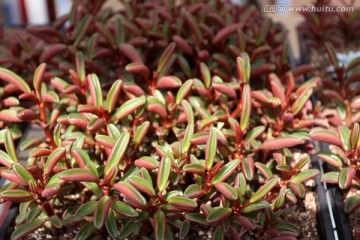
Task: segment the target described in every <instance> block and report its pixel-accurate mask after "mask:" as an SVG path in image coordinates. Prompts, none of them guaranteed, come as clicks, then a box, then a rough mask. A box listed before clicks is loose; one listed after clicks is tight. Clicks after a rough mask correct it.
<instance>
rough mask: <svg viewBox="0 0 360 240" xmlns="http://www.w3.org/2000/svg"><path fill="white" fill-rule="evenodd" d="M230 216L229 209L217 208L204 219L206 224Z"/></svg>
mask: <svg viewBox="0 0 360 240" xmlns="http://www.w3.org/2000/svg"><path fill="white" fill-rule="evenodd" d="M231 214H232V209H231V208H225V207H224V208H222V207H221V208H218V209H214V210H213V211H212V212H210V214H209V215H208V216H207V218H206V222H208V223H216V222H220V221H221V220H224V219H226V218H228V217H230V216H231Z"/></svg>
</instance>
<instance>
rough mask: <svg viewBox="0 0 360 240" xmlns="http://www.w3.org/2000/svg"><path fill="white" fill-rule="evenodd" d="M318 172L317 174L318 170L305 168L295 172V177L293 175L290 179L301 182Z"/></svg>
mask: <svg viewBox="0 0 360 240" xmlns="http://www.w3.org/2000/svg"><path fill="white" fill-rule="evenodd" d="M318 174H319V170H316V169H310V170H306V171H303V172H301V173H299V174H297V175H296V176H295V177H293V178H292V179H291V181H292V182H294V183H302V182H305V181H307V180H309V179H311V178H314V177H315V176H316V175H318Z"/></svg>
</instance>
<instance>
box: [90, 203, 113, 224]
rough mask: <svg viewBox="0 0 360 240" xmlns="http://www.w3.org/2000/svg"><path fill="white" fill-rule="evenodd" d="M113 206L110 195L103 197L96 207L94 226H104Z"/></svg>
mask: <svg viewBox="0 0 360 240" xmlns="http://www.w3.org/2000/svg"><path fill="white" fill-rule="evenodd" d="M110 206H111V199H110V197H109V196H104V197H102V198H101V199H100V200H99V201H98V203H97V204H96V206H95V209H94V226H95V228H97V229H101V228H102V226H104V224H105V221H106V218H107V215H108V213H109V209H110Z"/></svg>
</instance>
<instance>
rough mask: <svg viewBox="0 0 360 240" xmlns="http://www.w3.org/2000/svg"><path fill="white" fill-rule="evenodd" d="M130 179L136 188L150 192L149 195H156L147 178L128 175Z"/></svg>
mask: <svg viewBox="0 0 360 240" xmlns="http://www.w3.org/2000/svg"><path fill="white" fill-rule="evenodd" d="M128 181H129V183H130V184H131V185H133V186H134V187H135V188H137V189H138V190H140V191H142V192H144V193H146V194H148V195H149V196H154V195H155V190H154V188H153V186H152V185H151V184H150V183H149V182H148V181H147V180H146V179H144V178H142V177H139V176H130V177H128Z"/></svg>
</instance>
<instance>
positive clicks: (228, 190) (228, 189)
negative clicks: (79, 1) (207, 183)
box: [215, 182, 238, 201]
mask: <svg viewBox="0 0 360 240" xmlns="http://www.w3.org/2000/svg"><path fill="white" fill-rule="evenodd" d="M215 187H216V189H217V190H218V191H219V192H221V194H223V195H224V196H225V197H226V198H228V199H229V200H231V201H234V200H236V199H237V198H238V194H237V191H236V190H235V189H234V188H233V187H232V186H230V185H229V184H227V183H225V182H221V183H218V184H215Z"/></svg>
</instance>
